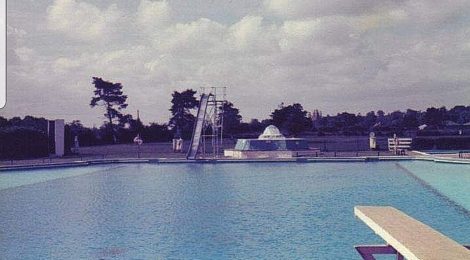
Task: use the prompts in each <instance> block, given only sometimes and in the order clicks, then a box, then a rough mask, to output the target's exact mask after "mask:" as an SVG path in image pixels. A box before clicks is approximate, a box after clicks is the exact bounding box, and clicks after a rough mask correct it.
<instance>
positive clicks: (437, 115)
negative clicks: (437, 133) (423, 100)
mask: <svg viewBox="0 0 470 260" xmlns="http://www.w3.org/2000/svg"><path fill="white" fill-rule="evenodd" d="M446 113H447V110H446V108H445V107H441V108H439V109H438V108H434V107H430V108H428V109H426V114H425V115H424V120H425V122H426V124H427V125H432V126H440V125H442V123H443V121H444V119H445V114H446Z"/></svg>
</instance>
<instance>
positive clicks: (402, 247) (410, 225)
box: [354, 206, 470, 260]
mask: <svg viewBox="0 0 470 260" xmlns="http://www.w3.org/2000/svg"><path fill="white" fill-rule="evenodd" d="M354 215H355V216H356V217H357V218H359V219H360V220H362V221H363V222H364V223H365V224H366V225H367V226H369V228H371V229H372V230H373V231H374V232H375V233H376V234H377V235H379V236H380V237H381V238H382V239H383V240H385V242H386V243H387V245H371V246H365V245H362V246H356V250H357V251H358V252H359V254H360V255H361V256H362V258H363V259H364V260H374V259H375V258H374V256H373V255H374V254H395V255H396V256H397V259H408V260H415V259H420V260H431V259H432V260H434V259H436V260H437V259H446V260H465V259H470V250H469V249H468V248H466V247H465V246H463V245H461V244H459V243H457V242H456V241H454V240H452V239H450V238H449V237H447V236H445V235H443V234H442V233H440V232H438V231H436V230H434V229H433V228H431V227H429V226H427V225H425V224H423V223H422V222H420V221H418V220H416V219H414V218H412V217H410V216H408V215H406V214H405V213H403V212H401V211H400V210H398V209H395V208H393V207H375V206H356V207H354Z"/></svg>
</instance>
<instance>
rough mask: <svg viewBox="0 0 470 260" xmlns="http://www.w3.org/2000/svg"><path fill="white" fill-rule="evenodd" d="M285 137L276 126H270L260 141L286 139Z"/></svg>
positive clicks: (260, 137)
mask: <svg viewBox="0 0 470 260" xmlns="http://www.w3.org/2000/svg"><path fill="white" fill-rule="evenodd" d="M284 138H285V137H284V136H283V135H282V134H281V131H279V129H278V128H277V127H276V126H274V125H269V126H268V127H266V129H264V132H263V134H261V135H260V136H259V137H258V139H263V140H266V139H284Z"/></svg>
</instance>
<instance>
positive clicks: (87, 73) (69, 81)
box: [7, 0, 470, 123]
mask: <svg viewBox="0 0 470 260" xmlns="http://www.w3.org/2000/svg"><path fill="white" fill-rule="evenodd" d="M18 1H25V0H18ZM119 3H120V4H119ZM126 3H130V2H126ZM132 3H133V5H132V6H131V7H129V8H124V6H125V5H123V1H121V2H119V1H118V2H116V5H111V6H109V5H106V3H101V2H100V3H98V2H95V4H91V3H90V2H84V0H83V1H82V0H80V1H79V0H55V1H54V2H53V4H52V5H51V6H50V7H49V8H48V11H47V13H46V14H44V15H47V22H48V24H49V29H51V30H54V31H57V32H60V33H54V34H53V35H50V36H48V35H47V34H44V31H42V32H40V33H37V35H35V33H36V32H35V31H34V30H32V31H31V30H30V29H28V30H26V31H27V32H28V33H26V32H25V31H23V30H21V29H14V28H23V27H22V26H17V25H13V24H12V25H11V28H10V27H9V29H8V30H9V41H11V40H12V39H13V38H14V37H16V38H15V39H17V40H16V43H17V44H16V45H15V46H14V48H12V49H11V50H10V51H11V52H12V53H13V54H12V55H13V56H14V57H16V58H17V63H16V64H17V65H15V68H14V69H11V70H9V73H10V74H9V83H10V85H14V86H12V87H9V91H16V94H15V95H16V98H17V100H21V99H20V96H21V95H30V96H31V97H30V99H28V100H33V99H34V97H35V96H41V95H42V96H47V95H46V94H43V93H42V92H41V93H39V91H43V92H48V93H54V95H60V96H64V97H75V96H78V97H79V99H77V100H73V103H74V105H73V107H72V108H70V109H74V111H76V110H80V109H82V110H83V111H86V113H84V115H82V116H83V117H84V118H83V119H84V120H85V122H90V121H92V122H96V118H98V117H97V115H99V114H100V113H99V111H95V110H88V103H89V100H88V99H89V94H90V93H91V87H92V86H91V84H90V78H91V76H100V77H103V78H105V79H107V80H111V81H116V82H122V83H123V85H124V91H125V92H126V94H128V95H129V103H130V107H129V110H130V111H129V112H131V111H132V109H136V108H140V109H141V111H149V112H148V113H149V114H151V116H152V117H151V118H149V119H148V120H149V121H154V120H158V121H165V120H167V119H168V118H167V117H168V114H167V111H168V107H169V101H168V98H169V96H170V94H171V92H172V91H173V90H175V89H179V90H181V89H185V88H194V89H199V87H202V86H228V87H229V88H228V94H229V98H230V100H231V101H233V102H234V103H235V105H236V106H238V107H239V108H240V109H241V113H242V115H243V116H244V119H246V120H249V119H250V118H252V117H259V118H265V117H267V116H268V115H269V114H270V112H271V110H272V109H273V108H275V107H276V105H278V104H279V103H280V102H285V103H291V102H301V103H302V104H303V105H304V106H305V107H306V108H307V109H313V108H320V109H322V110H325V112H326V113H332V112H339V111H342V110H350V111H352V112H354V111H357V112H359V111H362V112H367V111H368V110H372V109H385V110H392V109H400V108H401V109H404V108H407V107H414V108H417V109H420V108H424V107H426V106H429V105H439V106H440V105H455V104H457V103H462V102H463V103H465V102H466V103H468V100H470V96H469V95H470V93H469V92H468V91H465V90H464V87H463V86H466V85H467V86H468V85H469V84H470V74H469V73H468V71H469V70H470V64H469V63H468V60H470V47H469V46H470V38H469V35H470V34H469V29H468V28H470V19H468V12H470V2H468V1H466V2H465V1H460V0H459V1H455V2H454V1H453V2H447V1H446V2H445V4H446V5H448V6H446V7H445V6H444V4H442V3H440V2H439V1H434V0H432V1H428V0H416V1H413V2H411V1H406V2H405V1H391V0H390V1H375V0H374V1H372V0H359V1H339V0H333V1H320V0H312V1H307V0H292V1H285V0H269V1H268V0H266V1H264V2H263V5H262V7H261V8H258V9H256V8H254V9H253V10H252V11H251V12H249V11H246V10H245V9H244V10H243V12H239V13H242V14H241V15H240V17H239V18H237V19H236V20H235V21H227V20H225V19H224V18H225V16H224V13H223V10H226V8H227V6H224V8H225V9H223V8H222V9H221V8H220V6H218V4H217V3H214V2H210V3H209V2H207V3H206V5H203V6H209V5H210V6H211V7H210V11H207V10H206V11H207V12H206V13H209V14H211V12H214V10H216V11H217V10H219V13H218V15H219V18H220V19H217V16H216V17H215V18H214V17H211V19H209V18H206V16H200V17H197V18H196V19H189V18H187V17H188V16H189V17H193V16H194V12H191V9H192V8H195V7H194V6H192V5H190V4H187V2H181V3H180V7H181V5H183V4H185V5H189V7H188V6H186V9H184V8H183V9H181V8H179V9H178V8H177V3H178V1H149V0H141V1H138V2H132ZM190 7H191V8H190ZM182 10H186V12H191V13H187V15H186V16H185V15H184V13H181V12H182ZM203 11H204V10H198V12H197V13H198V14H199V13H203ZM234 13H237V12H235V11H234ZM246 13H247V14H246ZM466 14H467V15H466ZM181 17H185V19H182V18H181ZM136 26H137V27H136ZM10 35H12V36H10ZM13 35H16V36H13ZM41 37H42V38H41ZM97 37H99V39H100V40H104V42H105V44H98V43H97V41H92V40H93V39H96V38H97ZM102 37H104V39H103V38H102ZM44 38H46V39H47V42H46V44H40V43H37V42H36V40H38V39H39V41H40V40H41V39H44ZM111 39H112V40H111ZM65 40H66V44H64V41H65ZM84 40H85V41H87V42H83V41H84ZM47 44H51V45H52V46H51V47H49V46H48V45H47ZM11 46H13V45H11ZM45 46H46V47H48V48H45ZM54 48H56V49H57V50H56V49H54ZM8 55H9V56H8V57H10V52H9V54H8ZM9 59H10V58H9ZM33 81H34V83H35V88H32V87H31V86H29V85H28V84H27V83H24V82H33ZM59 81H60V82H63V84H61V85H63V86H64V87H59V86H58V85H57V84H56V82H59ZM12 82H14V83H12ZM15 84H18V86H16V85H15ZM36 86H38V87H37V88H36ZM20 89H21V90H20ZM25 89H28V90H29V91H30V92H31V94H29V93H27V94H25ZM442 89H444V90H442ZM441 92H445V94H442V93H441ZM400 93H407V96H406V98H402V99H399V100H398V101H397V96H398V95H400ZM149 97H152V98H149ZM365 97H368V98H365ZM418 97H419V98H418ZM13 100H15V99H13ZM260 102H262V105H259V104H260ZM433 102H437V103H436V104H435V103H433ZM11 104H12V103H11V102H10V104H9V105H10V107H11V106H12V105H11ZM7 109H10V110H7V111H9V113H10V114H14V112H15V109H14V108H8V107H7ZM50 109H51V110H50V111H52V112H56V111H54V110H53V109H54V108H50ZM31 110H37V111H41V109H36V108H34V107H32V108H31ZM82 110H80V111H82ZM95 112H96V113H95ZM73 117H74V116H71V119H73ZM98 123H99V122H98Z"/></svg>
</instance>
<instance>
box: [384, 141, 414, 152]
mask: <svg viewBox="0 0 470 260" xmlns="http://www.w3.org/2000/svg"><path fill="white" fill-rule="evenodd" d="M412 142H413V138H388V150H389V151H394V150H395V149H396V150H410V149H411V143H412Z"/></svg>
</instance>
